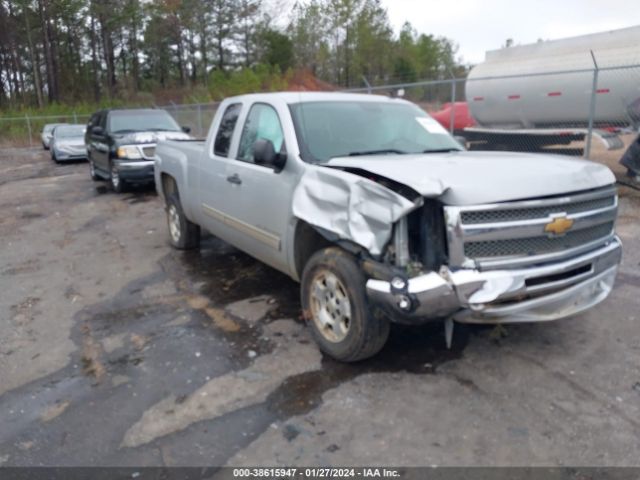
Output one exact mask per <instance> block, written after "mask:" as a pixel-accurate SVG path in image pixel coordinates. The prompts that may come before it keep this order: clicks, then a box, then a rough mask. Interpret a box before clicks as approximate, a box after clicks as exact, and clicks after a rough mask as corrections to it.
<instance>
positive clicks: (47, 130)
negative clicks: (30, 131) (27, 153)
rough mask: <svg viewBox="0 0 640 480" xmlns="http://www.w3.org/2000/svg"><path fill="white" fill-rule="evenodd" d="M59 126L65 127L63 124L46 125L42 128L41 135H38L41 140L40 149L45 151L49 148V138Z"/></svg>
mask: <svg viewBox="0 0 640 480" xmlns="http://www.w3.org/2000/svg"><path fill="white" fill-rule="evenodd" d="M59 125H66V124H65V123H47V124H46V125H45V126H44V127H43V128H42V133H41V134H40V138H41V139H42V148H44V149H45V150H49V146H50V144H51V137H52V136H53V129H54V128H56V127H57V126H59Z"/></svg>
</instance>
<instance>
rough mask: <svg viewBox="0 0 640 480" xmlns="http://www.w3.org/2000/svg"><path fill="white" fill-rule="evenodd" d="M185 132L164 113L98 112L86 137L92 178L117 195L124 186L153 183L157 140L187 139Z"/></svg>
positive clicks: (147, 110)
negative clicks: (109, 185)
mask: <svg viewBox="0 0 640 480" xmlns="http://www.w3.org/2000/svg"><path fill="white" fill-rule="evenodd" d="M188 133H189V128H187V127H182V128H181V127H180V126H179V125H178V124H177V123H176V121H175V120H174V119H173V117H171V115H169V113H167V112H166V111H165V110H160V109H151V108H148V109H126V110H125V109H109V110H100V111H98V112H96V113H94V114H93V115H92V116H91V119H90V120H89V124H88V125H87V130H86V134H85V143H86V145H87V152H88V156H89V168H90V174H91V178H92V179H93V180H108V181H109V182H110V183H111V187H112V188H113V190H114V191H115V192H116V193H120V192H122V191H123V189H124V188H125V186H126V184H127V183H147V182H153V159H154V155H155V149H156V143H157V142H158V140H180V139H189V138H190V136H189V135H188Z"/></svg>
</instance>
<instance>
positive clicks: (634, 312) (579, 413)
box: [0, 149, 640, 466]
mask: <svg viewBox="0 0 640 480" xmlns="http://www.w3.org/2000/svg"><path fill="white" fill-rule="evenodd" d="M620 194H621V209H620V219H619V226H618V231H619V234H620V236H621V237H622V239H623V242H624V244H625V254H624V260H623V262H624V263H623V265H622V269H621V273H620V275H619V277H618V282H617V286H616V288H615V290H614V292H613V294H612V295H611V297H610V298H609V299H608V300H607V301H606V302H605V303H604V304H602V305H600V306H599V307H598V308H596V309H594V310H592V311H590V312H588V313H587V314H585V315H581V316H579V317H577V318H572V319H568V320H564V321H559V322H555V323H550V324H539V325H520V326H511V327H508V329H507V334H508V335H507V336H506V337H501V336H498V335H496V332H495V331H494V330H492V329H491V328H475V327H474V328H459V329H457V331H456V336H455V339H454V346H453V348H452V349H451V350H447V349H446V348H445V346H444V338H443V332H442V327H441V326H440V325H430V326H427V327H422V328H400V327H396V328H394V329H393V331H392V335H391V339H390V342H389V344H388V346H387V347H386V348H385V349H384V350H383V352H382V353H381V354H380V355H379V356H377V357H376V358H374V359H372V360H370V361H366V362H363V363H360V364H356V365H341V364H338V363H336V362H333V361H331V360H329V359H327V358H324V357H323V356H322V355H321V354H320V353H319V351H318V350H317V348H316V347H315V345H314V344H313V342H312V341H311V340H310V338H309V336H308V334H307V332H306V331H305V329H304V326H303V325H302V324H301V323H300V321H299V314H300V312H299V309H300V305H299V302H298V289H297V285H296V284H295V283H294V282H292V281H291V280H289V279H288V278H286V277H285V276H283V275H281V274H280V273H278V272H276V271H274V270H271V269H269V268H268V267H265V266H263V265H262V264H260V263H258V262H256V261H254V260H253V259H251V258H250V257H248V256H246V255H244V254H243V253H241V252H238V251H236V250H234V249H233V248H231V247H229V246H228V245H225V244H223V243H221V242H220V241H218V240H216V239H214V238H210V237H209V238H207V239H206V240H205V241H204V242H203V246H202V248H201V249H200V250H199V251H196V252H188V253H183V252H176V251H173V250H172V249H171V248H170V247H169V246H168V243H167V239H166V235H167V234H166V226H165V219H164V212H163V210H162V205H161V204H160V201H159V199H158V198H157V197H156V195H155V193H154V191H153V189H151V188H137V189H135V190H134V191H130V192H128V193H126V194H123V195H119V196H117V195H114V194H112V193H110V192H109V191H108V190H107V188H106V187H105V185H103V184H102V183H94V182H92V181H91V180H90V179H89V175H88V166H87V164H86V163H74V164H69V165H55V164H53V163H52V162H51V160H50V159H49V157H48V154H45V153H44V152H42V151H39V150H35V149H32V150H28V149H5V150H3V151H2V152H0V207H1V211H2V215H1V216H0V239H1V245H2V248H1V249H0V287H1V288H0V320H1V321H2V324H1V331H0V425H1V428H0V465H4V466H9V465H20V466H27V465H122V466H125V465H136V466H143V465H167V466H173V465H222V464H232V465H274V464H278V465H318V464H321V465H328V464H331V465H341V464H342V465H371V464H382V465H575V466H605V465H636V466H638V465H640V457H639V456H638V452H639V451H640V308H639V307H640V300H639V298H640V271H639V265H640V192H638V191H634V190H631V189H628V188H626V187H621V190H620Z"/></svg>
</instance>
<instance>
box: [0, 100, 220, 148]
mask: <svg viewBox="0 0 640 480" xmlns="http://www.w3.org/2000/svg"><path fill="white" fill-rule="evenodd" d="M218 105H219V103H218V102H215V103H203V104H184V105H177V104H170V105H163V106H155V108H162V109H165V110H166V111H167V112H169V113H170V114H171V116H173V117H174V118H175V120H176V122H178V124H179V125H181V126H186V127H189V128H191V134H192V135H193V136H194V137H196V138H203V137H206V135H207V131H208V129H209V126H210V125H211V121H212V120H213V116H214V115H215V113H216V110H217V109H218ZM90 118H91V114H85V113H83V114H81V113H69V114H60V115H43V116H30V115H25V116H20V117H2V116H0V147H36V146H39V145H41V142H42V139H41V133H42V130H43V128H44V126H45V125H47V124H51V123H80V124H86V123H88V122H89V119H90Z"/></svg>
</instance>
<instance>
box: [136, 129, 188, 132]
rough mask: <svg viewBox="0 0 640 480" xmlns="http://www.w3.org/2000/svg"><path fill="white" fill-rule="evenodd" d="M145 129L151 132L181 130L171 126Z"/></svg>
mask: <svg viewBox="0 0 640 480" xmlns="http://www.w3.org/2000/svg"><path fill="white" fill-rule="evenodd" d="M145 130H147V131H149V132H179V131H180V130H175V129H170V128H146V129H145Z"/></svg>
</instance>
